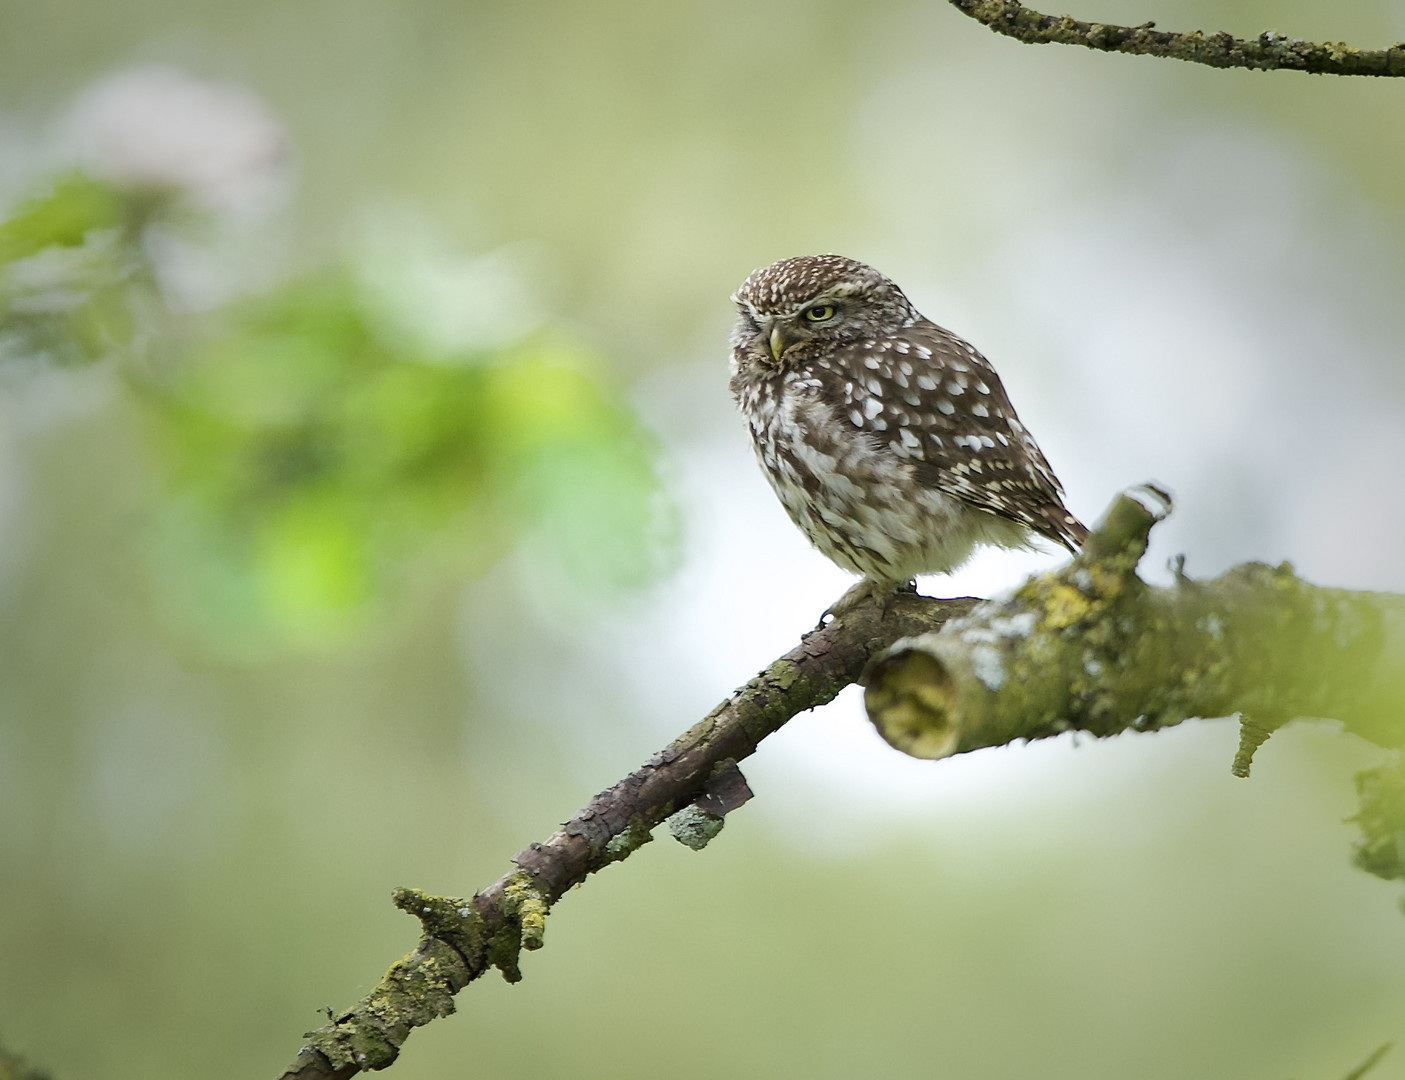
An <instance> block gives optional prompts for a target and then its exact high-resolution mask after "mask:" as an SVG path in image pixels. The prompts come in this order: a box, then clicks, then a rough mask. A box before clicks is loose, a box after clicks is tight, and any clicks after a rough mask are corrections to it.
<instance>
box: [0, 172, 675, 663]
mask: <svg viewBox="0 0 1405 1080" xmlns="http://www.w3.org/2000/svg"><path fill="white" fill-rule="evenodd" d="M160 214H161V202H160V201H159V200H156V199H154V198H153V197H151V196H150V195H149V194H148V193H138V194H137V195H135V196H132V197H124V196H123V193H121V192H119V191H115V190H113V189H112V188H111V187H109V186H107V185H104V184H101V183H98V182H96V181H93V180H90V179H87V178H84V177H82V176H80V175H75V176H70V177H68V178H66V179H64V180H62V181H60V182H59V183H57V184H55V185H54V186H53V188H52V189H51V190H50V191H49V192H48V193H47V194H45V195H42V196H38V197H35V198H31V199H29V200H27V201H25V202H23V203H21V204H20V205H19V206H18V207H16V208H15V209H14V211H13V212H12V213H11V214H10V215H9V217H8V218H6V219H5V220H4V221H3V222H0V252H3V253H4V255H5V256H6V259H5V260H4V261H5V262H6V263H8V264H9V265H8V266H7V267H6V270H7V271H8V274H7V277H6V279H5V281H6V290H5V292H4V293H3V294H0V301H3V303H4V305H5V310H4V312H3V315H4V318H3V321H0V325H3V326H5V327H6V328H7V331H8V333H7V335H6V338H5V340H4V342H3V345H4V349H5V354H6V355H7V356H8V357H9V358H10V359H11V361H12V362H13V361H14V360H16V359H30V360H34V359H46V360H52V361H54V362H59V363H74V362H79V361H83V362H99V361H108V362H110V363H112V364H114V365H115V366H116V367H117V368H118V369H119V370H122V371H123V373H124V375H125V376H126V381H127V383H128V385H129V386H130V388H131V389H132V390H133V391H134V392H135V394H136V395H137V399H138V400H139V401H140V402H141V403H142V404H143V406H144V407H145V413H146V427H147V430H148V432H149V434H150V436H151V438H152V446H153V447H154V448H155V449H156V450H157V451H158V460H159V462H160V464H161V466H162V468H163V471H164V473H165V475H166V477H167V479H168V481H169V484H168V487H167V489H166V490H165V492H164V497H163V498H161V499H160V500H158V505H157V506H155V507H154V508H153V514H152V517H153V521H154V525H155V528H156V535H155V536H154V537H153V540H154V543H153V545H152V547H151V551H152V554H153V560H152V562H151V569H152V571H153V581H154V582H155V583H156V586H157V588H158V589H159V590H160V591H161V593H162V594H163V595H164V597H165V600H166V602H167V607H168V610H170V611H171V612H172V614H173V615H175V616H176V617H177V618H178V619H179V620H180V623H181V625H183V626H189V627H191V628H194V629H196V630H198V631H199V632H200V633H201V634H202V635H203V636H204V637H205V638H206V639H207V640H209V641H211V642H212V643H214V644H217V645H219V646H221V647H225V648H232V649H234V650H235V651H237V652H239V653H241V654H246V655H247V654H252V653H257V652H260V651H267V650H268V649H270V648H272V649H274V650H276V649H278V648H280V647H283V646H287V645H299V646H326V645H335V644H338V643H342V642H345V641H346V640H348V638H349V637H352V636H354V635H355V634H356V633H357V632H358V631H360V630H361V629H363V628H364V627H365V626H367V625H368V624H370V623H375V622H383V621H385V620H387V619H391V620H392V621H393V615H394V613H395V611H396V609H397V606H398V605H399V604H400V603H401V602H402V601H403V600H404V599H405V597H406V595H407V594H408V593H410V592H412V591H413V589H412V586H417V587H418V588H419V589H421V590H425V589H429V590H433V589H435V588H438V587H440V586H441V585H442V583H443V582H445V581H452V580H456V579H458V578H461V577H462V576H463V575H464V574H466V573H477V572H481V571H482V570H483V569H484V568H485V567H486V566H488V565H489V564H490V563H491V562H492V561H493V560H494V559H495V558H496V557H498V556H499V555H501V554H502V552H503V551H504V550H505V549H506V548H508V547H509V546H511V545H512V544H513V543H515V542H516V541H517V539H518V538H520V537H521V536H522V535H524V534H525V533H527V532H533V533H536V534H538V535H540V536H541V537H543V538H544V539H545V541H546V542H545V543H544V544H540V545H538V546H537V549H536V550H537V553H538V554H541V555H544V556H545V557H547V558H549V559H552V560H554V561H555V563H556V564H558V565H559V566H560V568H561V569H562V570H563V571H564V572H565V573H564V577H563V580H567V581H570V582H573V583H574V584H575V585H576V586H577V587H579V588H582V589H584V590H585V591H586V592H587V593H590V594H594V595H604V594H607V593H609V592H612V591H615V590H618V589H622V588H629V587H635V586H639V585H641V584H644V583H646V582H648V581H650V580H653V579H654V578H655V577H656V576H657V575H658V574H659V573H660V572H662V571H663V570H664V569H666V568H667V566H668V565H669V562H670V558H669V555H670V550H671V531H672V530H671V526H670V520H671V519H670V512H669V510H668V507H667V504H666V502H665V500H664V498H663V495H662V493H661V491H660V489H659V484H658V477H657V473H656V470H655V467H654V463H653V456H654V452H655V448H654V446H653V443H652V440H651V439H650V437H649V436H648V435H647V433H646V432H645V431H644V430H643V429H642V428H641V426H640V424H639V422H638V421H637V420H636V419H635V418H634V417H633V415H632V414H631V412H630V410H629V409H628V408H627V406H626V405H625V404H624V402H623V401H622V400H621V399H620V397H619V395H618V394H616V393H612V392H610V391H609V390H607V389H605V388H604V386H603V385H602V371H603V366H604V365H603V364H602V363H601V361H600V360H599V358H598V357H596V356H593V355H592V354H590V353H589V352H588V351H587V350H586V349H584V348H582V347H581V346H580V345H578V344H576V343H574V342H572V341H571V340H570V339H568V338H567V337H565V336H564V335H562V334H560V333H559V332H552V331H550V330H543V331H537V332H535V333H533V334H531V335H529V336H528V337H527V338H525V339H524V340H518V341H515V342H513V343H511V344H510V345H507V346H503V347H498V348H495V349H484V350H472V349H467V350H459V351H457V352H453V351H448V352H446V351H445V350H443V349H435V348H433V347H432V346H430V345H427V344H426V343H425V342H424V341H423V340H421V339H417V338H414V337H411V336H410V335H407V334H405V333H403V332H400V331H399V330H398V329H397V327H396V326H394V325H392V324H391V322H390V321H389V320H388V319H387V317H386V316H385V315H384V314H383V312H382V307H383V305H380V304H378V303H377V302H376V298H375V297H374V296H372V295H369V294H368V290H367V287H366V286H365V285H364V284H362V283H360V282H359V281H358V279H357V277H356V275H354V274H352V273H350V272H348V271H345V270H342V269H339V268H333V269H329V270H326V271H322V272H319V273H313V274H311V275H307V276H304V277H302V278H299V279H297V280H294V281H292V282H289V283H287V284H284V285H281V286H279V287H277V288H275V289H273V290H271V291H269V292H267V293H266V294H264V295H261V296H258V297H256V298H252V299H245V300H238V301H235V302H233V303H231V304H229V305H227V306H226V307H224V308H222V309H220V310H217V311H214V312H205V313H201V314H200V315H199V316H198V317H197V316H191V315H186V316H177V315H175V314H174V313H172V312H171V311H169V310H167V309H166V308H165V306H164V304H163V298H162V294H161V290H160V288H159V286H158V285H157V284H156V281H155V275H154V274H153V273H152V272H151V268H150V266H149V265H148V264H147V259H146V255H145V253H144V250H143V246H142V232H143V229H144V228H146V227H148V226H149V224H150V222H151V221H152V220H154V219H157V218H158V217H159V216H160ZM46 260H47V261H49V262H51V263H53V264H54V265H55V267H56V270H52V271H51V272H49V273H47V274H43V273H40V274H34V273H29V274H26V271H27V270H28V271H32V270H33V269H34V267H35V266H36V265H37V264H39V263H41V262H44V261H46Z"/></svg>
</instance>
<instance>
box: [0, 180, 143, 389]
mask: <svg viewBox="0 0 1405 1080" xmlns="http://www.w3.org/2000/svg"><path fill="white" fill-rule="evenodd" d="M145 202H146V200H145V199H143V198H132V199H124V198H123V197H122V195H121V194H120V193H119V192H117V191H115V190H113V188H112V187H110V186H109V185H107V184H103V183H100V182H99V181H96V180H93V179H90V178H88V177H86V176H83V175H82V174H81V173H74V174H70V175H68V176H65V177H62V178H60V179H58V180H57V181H55V182H54V183H53V184H52V186H51V187H50V188H49V189H48V190H47V191H44V192H43V193H41V194H36V195H34V196H31V197H30V198H28V199H26V200H24V201H23V202H21V203H20V204H19V205H18V206H16V207H14V208H13V209H11V210H10V212H9V214H8V215H7V216H6V217H5V218H4V219H3V220H0V361H5V362H14V361H16V360H26V359H29V360H32V359H36V358H37V359H40V360H42V361H45V362H51V363H56V364H60V365H75V364H83V363H89V362H92V361H94V360H98V359H101V358H103V357H107V356H111V355H113V354H114V353H116V352H121V351H125V350H127V349H130V348H131V347H132V345H133V344H134V338H135V336H136V334H137V331H138V319H139V314H138V311H137V310H136V309H137V307H138V306H139V305H140V304H141V302H142V299H143V298H144V296H143V294H144V292H145V289H144V283H143V260H142V258H141V257H140V253H139V252H138V251H137V250H135V249H134V247H133V244H132V243H131V240H132V238H133V236H134V235H135V234H134V232H133V230H135V229H139V228H140V217H141V216H142V213H143V207H144V204H145Z"/></svg>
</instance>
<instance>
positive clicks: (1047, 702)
mask: <svg viewBox="0 0 1405 1080" xmlns="http://www.w3.org/2000/svg"><path fill="white" fill-rule="evenodd" d="M1169 508H1170V507H1169V500H1166V499H1165V497H1164V494H1163V493H1161V492H1158V491H1156V490H1155V489H1144V490H1143V498H1141V499H1137V498H1131V497H1128V496H1122V497H1120V498H1119V499H1118V500H1117V501H1116V502H1114V503H1113V505H1112V507H1111V508H1110V510H1109V511H1108V513H1107V516H1106V517H1105V518H1104V520H1103V522H1102V523H1101V524H1100V525H1099V527H1098V528H1097V529H1095V530H1094V532H1093V534H1092V536H1090V537H1089V540H1088V543H1087V544H1086V546H1085V547H1084V549H1083V551H1082V552H1081V553H1080V554H1079V556H1078V557H1077V558H1076V559H1074V560H1073V562H1072V563H1070V564H1069V565H1068V566H1067V567H1065V568H1063V569H1061V570H1059V571H1057V572H1055V573H1050V574H1043V575H1039V576H1036V577H1033V578H1030V579H1029V580H1028V581H1026V582H1025V584H1024V585H1023V586H1021V587H1020V589H1019V590H1018V591H1016V592H1015V593H1014V594H1013V595H1011V596H1010V597H1009V598H1007V599H1004V600H998V601H988V602H986V603H983V604H981V605H979V606H978V607H976V608H975V609H974V610H973V611H971V613H970V614H969V615H966V616H963V617H960V618H957V619H953V620H951V621H949V622H948V623H947V624H946V625H945V626H943V627H942V629H941V630H940V631H938V632H932V633H925V634H921V635H919V636H917V637H914V638H910V639H907V640H905V641H900V642H898V643H897V644H896V645H894V646H893V647H892V648H891V649H889V650H888V651H887V652H886V653H884V654H882V655H880V656H879V657H878V658H877V659H876V660H875V661H874V663H873V666H872V668H871V669H870V671H869V672H868V673H867V676H866V682H867V688H866V691H865V697H864V702H865V706H866V708H867V709H868V715H869V719H871V720H872V721H873V723H874V725H875V726H876V727H877V728H878V730H879V732H880V734H882V736H883V737H884V738H885V739H886V740H887V741H888V742H889V743H890V744H892V745H893V746H894V747H896V748H897V749H899V750H902V751H903V752H904V753H907V754H911V755H913V756H915V757H926V758H940V757H946V756H948V755H950V754H959V753H963V752H965V751H968V750H976V749H979V748H981V747H986V746H1000V745H1004V744H1006V743H1010V742H1014V741H1016V740H1019V739H1043V738H1047V737H1049V736H1051V735H1057V734H1059V733H1061V732H1064V731H1069V730H1077V731H1083V732H1087V733H1089V734H1091V735H1095V736H1099V737H1106V736H1109V735H1116V734H1118V733H1120V732H1123V731H1155V730H1158V729H1160V728H1165V727H1171V726H1173V725H1175V724H1179V723H1180V722H1181V721H1183V720H1185V719H1187V718H1189V717H1197V716H1198V717H1216V716H1231V715H1234V714H1238V715H1239V717H1240V723H1241V739H1240V747H1239V752H1238V753H1237V754H1236V755H1235V759H1234V762H1233V765H1232V768H1233V771H1234V772H1235V774H1236V775H1239V776H1248V775H1249V766H1250V764H1251V762H1252V759H1253V754H1254V751H1255V750H1256V749H1257V748H1258V747H1259V746H1260V745H1262V743H1263V742H1264V741H1265V740H1266V739H1267V738H1268V737H1269V736H1270V735H1271V734H1272V733H1273V732H1274V731H1275V730H1277V729H1278V728H1279V727H1281V726H1282V725H1283V724H1285V723H1287V722H1288V721H1289V720H1292V719H1293V718H1295V717H1300V716H1310V717H1326V718H1331V719H1334V720H1337V721H1339V722H1340V723H1341V724H1342V726H1343V728H1345V729H1346V730H1347V731H1350V732H1353V733H1354V734H1356V735H1359V736H1361V737H1362V738H1364V739H1367V740H1369V741H1371V742H1373V743H1375V744H1377V745H1378V746H1382V747H1388V748H1396V749H1398V748H1399V747H1401V746H1402V745H1405V597H1401V596H1395V595H1389V594H1383V593H1370V592H1348V591H1345V590H1341V589H1324V588H1320V587H1318V586H1315V585H1311V584H1309V583H1307V582H1305V581H1303V580H1302V579H1301V578H1299V577H1298V576H1297V575H1296V574H1295V573H1294V572H1293V569H1292V567H1291V566H1288V565H1287V564H1284V565H1281V566H1276V567H1274V566H1266V565H1264V564H1262V563H1245V564H1243V565H1241V566H1236V567H1234V568H1233V569H1232V570H1230V571H1228V572H1227V573H1225V574H1223V575H1221V576H1220V577H1218V578H1216V579H1214V580H1212V581H1194V580H1192V579H1190V578H1188V577H1186V576H1185V575H1184V574H1180V573H1178V574H1177V578H1176V581H1175V583H1174V584H1173V585H1171V586H1169V587H1167V588H1153V587H1152V586H1149V585H1147V584H1146V583H1145V582H1143V581H1142V580H1141V578H1139V577H1138V576H1137V573H1136V567H1137V563H1138V561H1139V560H1140V559H1141V557H1142V555H1143V554H1144V552H1145V551H1146V542H1147V536H1148V534H1149V533H1150V531H1151V528H1152V527H1153V526H1154V525H1155V524H1156V523H1157V522H1158V521H1160V520H1161V518H1162V517H1164V516H1165V514H1166V513H1167V512H1168V511H1169ZM1357 786H1358V789H1359V794H1360V799H1361V811H1360V813H1359V814H1358V817H1357V821H1358V824H1359V825H1360V827H1361V832H1362V839H1361V841H1360V843H1359V844H1358V847H1357V852H1356V862H1357V864H1358V865H1359V866H1361V867H1362V869H1365V870H1368V871H1370V872H1371V873H1374V874H1376V875H1378V876H1380V877H1384V878H1399V879H1405V772H1402V770H1401V767H1400V766H1399V765H1398V764H1388V765H1385V766H1382V767H1380V768H1376V769H1372V770H1368V771H1367V772H1364V773H1362V774H1361V775H1360V776H1358V778H1357Z"/></svg>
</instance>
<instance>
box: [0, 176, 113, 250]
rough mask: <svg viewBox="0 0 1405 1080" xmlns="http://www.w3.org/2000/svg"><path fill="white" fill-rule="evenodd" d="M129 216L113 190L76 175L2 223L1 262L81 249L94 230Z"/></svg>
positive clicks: (0, 227) (27, 204) (31, 200)
mask: <svg viewBox="0 0 1405 1080" xmlns="http://www.w3.org/2000/svg"><path fill="white" fill-rule="evenodd" d="M126 216H127V215H126V208H125V205H124V203H123V201H122V199H121V198H120V197H119V196H118V194H117V193H116V192H115V191H113V190H112V188H111V187H109V186H108V185H106V184H101V183H99V182H98V181H96V180H92V179H90V178H88V177H86V176H83V175H82V174H80V173H74V174H72V175H70V176H67V177H65V178H63V179H62V180H59V181H58V182H57V183H55V184H54V186H53V188H52V189H51V190H50V191H49V192H48V193H47V194H44V195H38V196H35V197H33V198H31V199H27V200H26V201H24V202H22V203H21V204H20V205H19V206H18V207H16V208H15V210H14V211H13V212H11V213H10V215H9V216H8V217H7V218H6V219H5V220H4V221H3V222H0V263H10V262H14V261H15V260H17V259H27V258H29V257H30V256H31V255H37V254H38V253H39V252H41V251H43V250H44V249H45V248H49V247H65V248H67V247H77V246H78V245H80V244H82V243H83V242H84V240H85V239H86V238H87V236H88V234H89V233H90V232H92V231H93V230H94V229H106V228H112V227H115V226H117V225H120V224H122V222H123V221H124V220H125V219H126Z"/></svg>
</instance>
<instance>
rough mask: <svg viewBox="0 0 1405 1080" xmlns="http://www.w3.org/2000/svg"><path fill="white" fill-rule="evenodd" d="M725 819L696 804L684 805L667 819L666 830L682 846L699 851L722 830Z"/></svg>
mask: <svg viewBox="0 0 1405 1080" xmlns="http://www.w3.org/2000/svg"><path fill="white" fill-rule="evenodd" d="M725 824H726V819H725V818H724V817H723V816H722V815H721V814H717V813H714V812H713V811H711V810H707V809H704V808H703V807H701V806H698V805H696V804H693V805H690V806H685V807H683V809H682V810H679V811H678V812H677V813H676V814H673V815H672V816H671V817H669V819H668V831H669V832H670V833H671V834H672V836H673V838H674V839H675V840H677V841H678V842H679V843H680V844H682V845H683V846H684V847H688V848H692V849H693V850H694V851H701V850H702V849H703V848H705V847H707V845H708V844H709V843H711V842H712V840H713V839H714V838H715V837H716V836H717V834H718V833H720V832H721V831H722V826H723V825H725Z"/></svg>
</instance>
